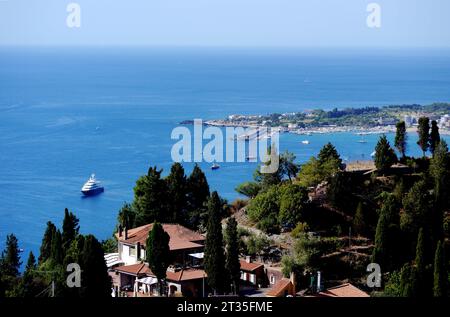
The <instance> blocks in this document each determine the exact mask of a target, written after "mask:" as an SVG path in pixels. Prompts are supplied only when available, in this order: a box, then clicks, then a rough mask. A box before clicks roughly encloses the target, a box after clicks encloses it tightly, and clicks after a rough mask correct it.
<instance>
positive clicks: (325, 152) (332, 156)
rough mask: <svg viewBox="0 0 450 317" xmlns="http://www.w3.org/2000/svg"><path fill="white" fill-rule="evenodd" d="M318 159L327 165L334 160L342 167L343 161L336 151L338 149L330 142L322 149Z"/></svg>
mask: <svg viewBox="0 0 450 317" xmlns="http://www.w3.org/2000/svg"><path fill="white" fill-rule="evenodd" d="M317 159H318V160H319V163H320V164H325V163H326V162H329V161H330V160H333V161H335V162H336V164H338V165H341V164H342V159H341V157H340V155H339V153H338V151H337V150H336V148H335V147H334V145H333V144H331V143H330V142H328V143H327V144H325V145H324V146H323V147H322V149H321V150H320V152H319V154H318V156H317Z"/></svg>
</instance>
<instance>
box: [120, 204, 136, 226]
mask: <svg viewBox="0 0 450 317" xmlns="http://www.w3.org/2000/svg"><path fill="white" fill-rule="evenodd" d="M135 220H136V211H135V210H134V209H133V206H132V205H131V204H128V203H126V202H125V203H124V204H123V206H122V208H120V210H119V214H118V215H117V221H118V223H119V225H120V226H122V228H134V227H135Z"/></svg>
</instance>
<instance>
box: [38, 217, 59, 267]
mask: <svg viewBox="0 0 450 317" xmlns="http://www.w3.org/2000/svg"><path fill="white" fill-rule="evenodd" d="M55 233H56V226H55V225H54V224H53V223H52V222H51V221H49V222H47V227H46V229H45V232H44V236H43V238H42V243H41V247H40V250H39V251H40V253H39V263H43V262H45V261H47V259H49V258H50V256H51V254H52V241H53V236H54V235H55Z"/></svg>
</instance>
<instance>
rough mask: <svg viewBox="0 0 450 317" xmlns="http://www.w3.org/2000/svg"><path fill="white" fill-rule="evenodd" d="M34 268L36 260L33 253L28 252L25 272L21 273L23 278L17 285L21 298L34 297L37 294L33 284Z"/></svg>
mask: <svg viewBox="0 0 450 317" xmlns="http://www.w3.org/2000/svg"><path fill="white" fill-rule="evenodd" d="M36 268H37V265H36V258H35V257H34V254H33V252H31V251H30V254H29V256H28V261H27V264H26V266H25V272H24V273H23V277H22V280H21V282H20V285H19V288H20V291H19V292H20V295H21V296H23V297H32V296H33V295H36V294H37V293H38V291H37V290H36V289H35V287H34V283H33V279H34V276H35V271H36Z"/></svg>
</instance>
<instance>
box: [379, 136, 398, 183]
mask: <svg viewBox="0 0 450 317" xmlns="http://www.w3.org/2000/svg"><path fill="white" fill-rule="evenodd" d="M396 162H397V156H396V155H395V152H394V150H393V149H392V148H391V145H390V144H389V141H388V140H387V138H386V136H385V135H383V136H381V137H380V139H379V140H378V143H377V146H376V147H375V166H376V168H377V170H378V171H380V172H381V173H383V174H384V173H385V172H386V171H387V170H388V169H389V168H390V167H391V166H392V164H394V163H396Z"/></svg>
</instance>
